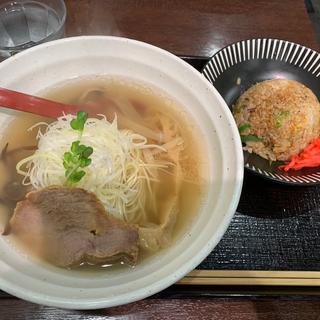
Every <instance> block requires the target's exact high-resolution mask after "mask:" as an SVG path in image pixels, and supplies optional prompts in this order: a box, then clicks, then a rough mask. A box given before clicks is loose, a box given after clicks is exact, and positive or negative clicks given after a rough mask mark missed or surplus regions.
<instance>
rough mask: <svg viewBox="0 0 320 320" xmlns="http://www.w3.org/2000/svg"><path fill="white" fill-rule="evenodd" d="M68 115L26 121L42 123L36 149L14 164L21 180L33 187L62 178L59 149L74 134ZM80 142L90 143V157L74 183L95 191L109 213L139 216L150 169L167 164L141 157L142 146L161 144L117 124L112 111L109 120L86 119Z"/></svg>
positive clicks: (57, 182) (150, 147)
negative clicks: (91, 149) (55, 119)
mask: <svg viewBox="0 0 320 320" xmlns="http://www.w3.org/2000/svg"><path fill="white" fill-rule="evenodd" d="M74 118H75V116H73V115H70V114H68V115H63V116H62V117H60V118H58V119H57V121H55V122H53V123H51V124H45V123H43V122H41V123H38V124H36V125H34V126H33V127H32V129H33V128H36V127H38V126H41V127H42V126H43V125H46V127H45V129H44V130H43V129H42V130H43V131H42V130H41V128H40V129H39V131H38V135H37V139H38V149H37V150H36V151H35V153H34V154H33V155H31V156H29V157H27V158H25V159H23V160H21V161H20V162H19V163H18V164H17V167H16V168H17V172H18V173H19V174H21V175H23V176H24V180H23V184H24V185H32V186H33V188H35V189H36V190H37V189H40V188H44V187H47V186H50V185H64V184H65V182H66V177H65V168H64V167H63V158H64V153H65V152H66V151H69V150H70V146H71V144H72V142H73V141H75V140H78V139H79V136H78V132H77V131H75V130H73V129H72V128H71V126H70V122H71V120H72V119H74ZM42 128H43V127H42ZM81 143H82V144H85V145H87V146H90V147H92V148H93V154H92V155H91V159H92V163H91V164H90V165H89V166H88V167H86V168H84V171H85V172H86V174H85V176H84V177H83V178H82V179H81V180H80V181H79V182H77V183H76V184H75V185H74V186H76V187H80V188H83V189H86V190H88V191H91V192H93V193H95V194H96V196H97V197H98V198H99V199H100V200H101V202H102V203H103V205H104V206H105V208H106V210H107V211H108V212H110V213H111V214H113V215H114V216H116V217H118V218H120V219H122V220H125V221H128V222H134V221H136V220H137V219H139V214H144V210H143V208H144V205H145V201H146V197H147V194H148V192H151V191H152V190H151V181H155V176H153V174H152V171H154V170H156V169H165V168H167V167H168V162H167V161H162V162H161V161H159V160H154V158H153V156H148V157H145V156H144V151H145V150H155V149H156V150H158V151H157V153H158V152H165V151H166V149H165V148H164V147H161V146H159V145H156V144H148V143H147V139H146V138H145V137H144V136H142V135H139V134H137V133H134V132H132V131H130V130H119V129H118V125H117V118H116V117H115V119H114V120H113V121H112V122H109V121H108V120H107V119H106V118H105V117H104V116H102V117H101V118H100V119H98V118H89V119H88V120H87V122H86V123H85V128H84V131H83V134H82V136H81ZM149 155H152V151H150V152H149Z"/></svg>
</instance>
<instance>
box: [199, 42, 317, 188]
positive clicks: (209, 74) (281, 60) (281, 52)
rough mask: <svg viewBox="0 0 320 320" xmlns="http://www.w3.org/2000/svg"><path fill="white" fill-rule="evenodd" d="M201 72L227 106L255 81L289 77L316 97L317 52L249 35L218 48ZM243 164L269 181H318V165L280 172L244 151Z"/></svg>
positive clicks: (295, 183)
mask: <svg viewBox="0 0 320 320" xmlns="http://www.w3.org/2000/svg"><path fill="white" fill-rule="evenodd" d="M202 74H203V75H204V76H205V77H206V78H207V79H208V80H209V81H210V82H211V83H212V84H213V85H214V86H215V88H216V89H217V90H218V91H219V93H220V94H221V95H222V97H223V98H224V100H225V101H226V103H227V104H228V106H229V108H230V109H232V106H233V104H234V103H235V102H236V100H237V99H238V97H239V96H240V95H241V94H242V93H243V92H244V91H245V90H247V89H248V88H249V87H251V86H252V85H254V84H256V83H257V82H260V81H264V80H269V79H292V80H296V81H299V82H301V83H303V84H304V85H305V86H307V87H308V88H310V89H311V90H312V91H313V92H314V94H315V95H316V96H317V97H318V99H319V100H320V54H319V53H318V52H316V51H314V50H312V49H309V48H306V47H304V46H301V45H299V44H296V43H293V42H289V41H285V40H278V39H250V40H244V41H239V42H236V43H233V44H231V45H229V46H227V47H225V48H223V49H221V50H220V51H218V52H217V53H216V54H215V55H214V56H213V57H212V58H211V59H210V61H209V62H208V63H207V64H206V65H205V67H204V68H203V70H202ZM244 159H245V168H246V169H248V170H250V171H251V172H253V173H256V174H258V175H260V176H263V177H265V178H268V179H272V180H273V181H277V182H281V183H285V184H293V185H306V184H307V185H312V184H320V167H316V168H304V169H302V170H299V171H289V172H284V171H282V170H279V169H278V167H279V165H280V164H282V163H281V162H273V163H270V162H269V161H267V160H265V159H263V158H261V157H260V156H258V155H256V154H250V153H248V152H244Z"/></svg>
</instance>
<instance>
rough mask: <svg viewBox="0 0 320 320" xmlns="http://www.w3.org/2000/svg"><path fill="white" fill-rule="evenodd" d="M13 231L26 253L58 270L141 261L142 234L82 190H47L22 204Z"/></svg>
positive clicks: (12, 227)
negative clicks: (139, 246)
mask: <svg viewBox="0 0 320 320" xmlns="http://www.w3.org/2000/svg"><path fill="white" fill-rule="evenodd" d="M9 230H10V233H11V234H12V235H14V237H15V238H17V239H18V241H19V242H21V243H22V244H23V245H24V246H26V248H27V249H29V250H30V251H31V252H33V253H34V254H36V255H38V256H40V257H42V258H44V259H45V260H47V261H49V262H50V263H52V264H54V265H57V266H60V267H71V266H78V265H80V264H81V263H84V262H85V263H91V264H103V263H109V262H115V261H118V260H123V261H125V262H128V263H130V264H134V263H136V261H137V257H138V250H139V249H138V240H139V235H138V229H137V227H136V226H134V225H131V224H128V223H125V222H123V221H121V220H119V219H116V218H114V217H113V216H111V215H110V214H109V213H107V212H106V210H105V209H104V207H103V205H102V203H101V202H100V201H99V199H98V198H97V197H96V196H95V195H94V194H93V193H90V192H88V191H85V190H83V189H80V188H67V187H58V186H57V187H56V186H52V187H48V188H44V189H42V190H40V191H35V192H30V193H28V194H27V195H26V199H25V200H23V201H20V202H19V203H18V204H17V206H16V209H15V211H14V214H13V216H12V218H11V220H10V225H9Z"/></svg>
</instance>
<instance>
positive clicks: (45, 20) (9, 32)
mask: <svg viewBox="0 0 320 320" xmlns="http://www.w3.org/2000/svg"><path fill="white" fill-rule="evenodd" d="M66 14H67V10H66V6H65V3H64V1H63V0H36V1H31V0H16V1H7V0H6V1H1V0H0V56H1V57H2V58H7V57H9V56H11V55H13V54H15V53H17V52H20V51H21V50H24V49H27V48H30V47H32V46H35V45H37V44H39V43H43V42H46V41H50V40H55V39H59V38H61V37H63V35H64V24H65V20H66Z"/></svg>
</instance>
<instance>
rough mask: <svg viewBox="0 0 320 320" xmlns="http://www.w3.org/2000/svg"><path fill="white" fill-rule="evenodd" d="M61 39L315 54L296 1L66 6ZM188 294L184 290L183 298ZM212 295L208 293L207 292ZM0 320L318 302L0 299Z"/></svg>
mask: <svg viewBox="0 0 320 320" xmlns="http://www.w3.org/2000/svg"><path fill="white" fill-rule="evenodd" d="M65 2H66V5H67V9H68V17H67V22H66V35H67V36H76V35H116V36H124V37H128V38H133V39H137V40H142V41H146V42H149V43H152V44H154V45H156V46H159V47H162V48H164V49H167V50H169V51H171V52H172V53H174V54H176V55H180V56H195V57H206V58H208V57H210V56H212V55H213V54H214V53H215V52H216V51H217V50H219V49H220V48H222V47H223V46H225V45H227V44H230V43H232V42H235V41H239V40H242V39H248V38H253V37H273V38H280V39H286V40H290V41H293V42H298V43H300V44H303V45H306V46H308V47H311V48H313V49H316V50H318V49H319V45H318V44H317V42H316V40H315V35H314V32H313V30H312V27H311V23H310V21H309V19H308V15H307V12H306V9H305V6H304V2H303V0H247V1H244V0H233V1H226V0H211V1H210V0H193V1H192V0H171V1H169V0H161V1H160V0H113V1H112V0H66V1H65ZM188 290H190V292H191V291H192V287H186V288H185V290H184V291H185V292H188ZM212 290H213V291H214V289H212ZM0 319H246V320H251V319H252V320H253V319H257V320H258V319H259V320H263V319H268V320H270V319H288V320H289V319H290V320H292V319H299V320H304V319H306V320H319V319H320V299H318V298H315V297H314V296H313V297H312V298H311V297H308V296H305V297H289V298H288V297H286V298H285V299H284V298H281V299H279V298H253V297H252V296H251V297H250V296H249V297H247V298H244V297H242V298H236V297H228V298H221V297H219V298H217V297H215V296H214V295H209V296H206V295H204V296H202V297H199V298H197V297H195V296H194V297H192V298H190V297H189V295H180V296H179V297H174V298H172V297H166V296H165V295H164V296H160V297H158V296H156V297H152V298H149V299H145V300H142V301H139V302H136V303H132V304H129V305H125V306H120V307H115V308H110V309H102V310H97V311H70V310H61V309H56V308H52V307H45V306H38V305H35V304H32V303H29V302H25V301H22V300H19V299H17V298H14V297H12V296H10V295H7V294H5V293H1V292H0Z"/></svg>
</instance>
